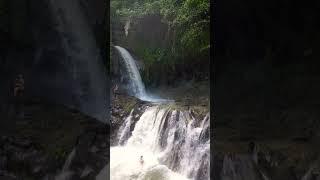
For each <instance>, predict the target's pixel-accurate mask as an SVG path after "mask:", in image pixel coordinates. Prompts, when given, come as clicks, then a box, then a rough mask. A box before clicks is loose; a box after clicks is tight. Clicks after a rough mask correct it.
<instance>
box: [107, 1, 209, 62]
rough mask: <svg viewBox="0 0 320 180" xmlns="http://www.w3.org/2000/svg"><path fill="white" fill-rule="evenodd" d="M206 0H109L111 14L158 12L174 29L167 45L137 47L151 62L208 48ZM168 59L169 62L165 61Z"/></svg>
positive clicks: (121, 15) (124, 14) (175, 58)
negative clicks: (164, 47) (172, 40)
mask: <svg viewBox="0 0 320 180" xmlns="http://www.w3.org/2000/svg"><path fill="white" fill-rule="evenodd" d="M209 10H210V1H209V0H126V1H125V0H112V1H111V14H112V16H117V17H119V18H130V17H141V16H145V15H148V14H160V15H161V16H162V17H163V20H164V21H165V22H166V23H167V24H168V25H169V26H170V28H171V29H174V30H175V40H174V42H175V43H174V44H172V47H168V49H149V48H146V49H144V50H139V52H138V54H143V57H141V58H143V59H144V61H147V63H148V62H151V63H152V62H155V61H157V60H162V61H167V60H168V59H169V58H171V61H173V60H179V59H184V57H197V56H198V55H199V54H201V53H202V51H204V50H207V49H209V48H210V14H209ZM141 51H144V52H141ZM166 63H169V62H166Z"/></svg>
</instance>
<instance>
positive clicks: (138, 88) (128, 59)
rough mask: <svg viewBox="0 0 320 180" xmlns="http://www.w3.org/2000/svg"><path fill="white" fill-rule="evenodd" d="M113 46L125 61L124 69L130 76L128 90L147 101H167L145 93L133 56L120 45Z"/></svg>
mask: <svg viewBox="0 0 320 180" xmlns="http://www.w3.org/2000/svg"><path fill="white" fill-rule="evenodd" d="M115 48H116V49H117V50H118V51H119V52H120V54H121V57H122V58H123V60H124V62H125V65H126V69H127V72H128V75H129V78H130V84H129V86H130V90H131V91H132V93H133V94H134V95H135V97H137V98H139V99H141V100H143V101H149V102H169V101H170V100H167V99H162V98H158V97H155V96H152V95H150V94H147V93H146V89H145V86H144V84H143V82H142V79H141V76H140V72H139V70H138V67H137V65H136V63H135V60H134V58H133V57H132V56H131V54H130V53H129V52H128V51H127V50H126V49H125V48H123V47H120V46H115Z"/></svg>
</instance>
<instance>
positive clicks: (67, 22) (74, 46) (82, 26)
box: [49, 0, 109, 123]
mask: <svg viewBox="0 0 320 180" xmlns="http://www.w3.org/2000/svg"><path fill="white" fill-rule="evenodd" d="M49 6H50V9H51V11H52V17H54V18H55V23H56V30H57V32H58V33H59V38H60V39H61V41H62V46H63V49H64V54H65V57H64V59H63V60H61V59H59V61H61V62H62V63H63V64H64V66H65V70H64V71H68V72H67V76H68V77H65V79H68V78H70V81H68V83H65V84H66V86H68V91H71V92H72V95H71V96H72V97H66V99H67V98H69V99H71V100H69V101H71V102H69V104H66V105H69V106H71V107H73V108H78V109H79V110H80V111H82V112H83V113H86V114H88V115H90V116H92V117H95V118H96V119H98V120H100V121H102V122H107V123H109V121H108V120H107V117H108V113H109V111H108V107H107V102H108V98H109V93H108V88H107V84H108V79H107V74H106V69H105V66H104V64H103V60H102V58H101V55H100V50H99V48H98V46H97V42H96V40H95V37H94V33H93V31H92V29H91V27H90V25H89V23H88V20H87V17H86V16H85V14H84V13H83V12H82V9H81V8H82V7H81V6H80V4H79V1H78V0H68V1H65V0H49ZM58 86H63V85H62V84H61V83H60V84H59V85H58ZM64 101H66V100H65V99H64Z"/></svg>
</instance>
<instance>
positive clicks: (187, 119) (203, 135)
mask: <svg viewBox="0 0 320 180" xmlns="http://www.w3.org/2000/svg"><path fill="white" fill-rule="evenodd" d="M130 124H131V115H130V116H129V117H128V118H127V120H126V122H125V123H124V124H123V127H122V128H120V132H119V133H118V135H119V136H120V137H119V139H120V141H121V142H119V146H115V147H111V149H110V153H111V154H110V168H111V169H110V170H111V174H110V177H111V179H112V180H122V179H127V180H187V179H192V180H208V179H210V177H209V169H210V158H209V157H210V138H209V128H210V117H209V114H208V115H207V116H206V117H205V118H204V119H203V120H197V119H194V118H193V117H192V115H191V114H190V113H189V112H187V111H176V110H174V111H172V110H170V109H169V108H160V107H159V106H153V107H150V108H148V109H147V110H146V111H145V112H144V113H143V114H142V115H141V117H140V119H139V120H138V121H137V122H136V124H135V127H134V130H133V131H132V132H131V136H130V137H128V136H124V134H128V129H130V128H127V127H128V126H130ZM125 137H128V139H127V141H125V140H124V138H125ZM141 156H143V160H144V163H143V164H141V163H140V161H139V159H140V157H141Z"/></svg>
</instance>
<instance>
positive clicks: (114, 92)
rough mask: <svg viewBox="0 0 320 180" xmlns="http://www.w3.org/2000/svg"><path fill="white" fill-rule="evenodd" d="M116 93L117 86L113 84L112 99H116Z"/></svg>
mask: <svg viewBox="0 0 320 180" xmlns="http://www.w3.org/2000/svg"><path fill="white" fill-rule="evenodd" d="M117 91H118V85H117V84H115V85H114V87H113V95H114V98H117Z"/></svg>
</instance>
